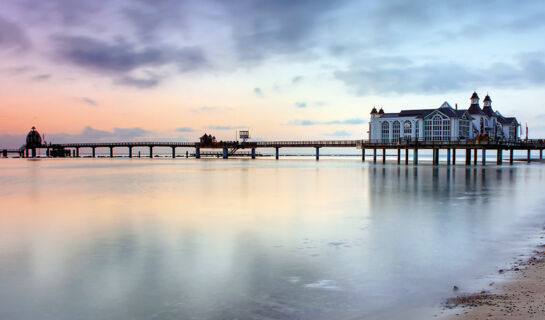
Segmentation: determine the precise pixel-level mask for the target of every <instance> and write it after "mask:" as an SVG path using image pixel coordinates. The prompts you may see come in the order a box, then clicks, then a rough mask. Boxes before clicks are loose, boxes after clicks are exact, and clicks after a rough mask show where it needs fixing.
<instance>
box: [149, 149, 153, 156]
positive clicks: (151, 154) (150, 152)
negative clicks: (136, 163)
mask: <svg viewBox="0 0 545 320" xmlns="http://www.w3.org/2000/svg"><path fill="white" fill-rule="evenodd" d="M149 158H150V159H153V147H152V146H150V147H149Z"/></svg>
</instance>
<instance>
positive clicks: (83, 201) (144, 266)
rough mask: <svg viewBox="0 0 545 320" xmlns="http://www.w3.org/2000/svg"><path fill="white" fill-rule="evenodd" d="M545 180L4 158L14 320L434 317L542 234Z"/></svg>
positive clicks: (355, 162)
mask: <svg viewBox="0 0 545 320" xmlns="http://www.w3.org/2000/svg"><path fill="white" fill-rule="evenodd" d="M544 182H545V166H543V165H542V164H539V163H533V164H530V165H527V164H516V165H514V166H508V165H504V166H503V167H498V166H493V165H488V166H486V167H485V168H483V167H481V166H479V167H477V168H474V167H471V168H466V167H464V166H456V167H455V168H453V167H450V168H449V167H447V166H446V165H442V166H441V167H439V168H434V167H432V166H430V165H420V166H412V165H410V166H396V165H394V164H386V165H382V164H377V165H372V164H369V163H363V164H362V163H361V162H360V161H359V159H357V158H347V159H330V158H327V157H323V158H322V159H321V160H320V161H319V162H317V161H314V160H313V159H312V158H309V157H306V158H289V159H281V160H278V161H276V160H274V159H258V160H244V159H229V160H222V159H201V160H193V159H190V160H187V159H176V160H171V159H153V160H150V159H132V160H129V159H59V160H54V159H47V160H24V159H3V160H1V161H0V208H1V209H0V319H10V320H18V319H25V320H28V319H40V320H44V319H46V320H47V319H51V320H53V319H55V320H61V319H67V320H68V319H70V320H73V319H89V320H91V319H92V320H97V319H362V318H363V319H383V318H387V319H392V318H394V319H395V318H398V319H408V318H409V319H410V318H415V319H418V318H420V317H422V314H426V315H433V314H434V312H435V313H437V310H435V309H434V310H431V311H430V310H428V308H432V307H434V306H436V305H437V304H439V303H440V302H441V299H443V298H444V297H448V296H450V295H452V286H453V285H457V286H458V287H460V289H461V291H468V292H469V291H472V290H480V289H481V288H484V289H486V288H487V286H488V282H489V281H491V280H490V279H491V278H490V277H489V276H487V275H490V274H494V273H496V272H497V269H498V268H501V267H505V266H506V265H507V264H508V263H509V262H511V261H513V259H514V258H516V257H517V255H518V253H519V252H524V248H527V249H528V248H530V246H531V244H532V243H535V241H539V240H540V239H539V237H537V238H536V235H537V234H539V233H540V232H541V227H542V225H543V222H545V197H544V196H543V186H544ZM528 250H529V249H528ZM417 314H420V316H416V315H417Z"/></svg>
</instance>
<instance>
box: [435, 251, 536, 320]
mask: <svg viewBox="0 0 545 320" xmlns="http://www.w3.org/2000/svg"><path fill="white" fill-rule="evenodd" d="M498 272H499V273H501V274H504V275H505V276H506V278H507V280H508V281H506V282H504V283H503V284H501V285H494V284H492V285H491V286H490V287H491V289H490V290H487V291H483V292H479V293H475V294H472V295H459V296H457V297H454V298H450V299H447V300H446V301H445V304H444V309H448V310H449V311H448V314H449V316H448V317H446V319H453V320H454V319H459V320H460V319H461V320H466V319H545V246H540V247H539V248H538V250H536V251H535V252H534V255H533V256H532V257H531V258H530V259H528V260H526V261H522V262H520V263H518V264H517V265H515V266H514V267H512V268H511V269H509V270H498Z"/></svg>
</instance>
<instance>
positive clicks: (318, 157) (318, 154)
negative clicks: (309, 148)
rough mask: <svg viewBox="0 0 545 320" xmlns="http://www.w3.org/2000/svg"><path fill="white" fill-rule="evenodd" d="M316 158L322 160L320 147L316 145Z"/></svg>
mask: <svg viewBox="0 0 545 320" xmlns="http://www.w3.org/2000/svg"><path fill="white" fill-rule="evenodd" d="M316 160H320V148H319V147H316Z"/></svg>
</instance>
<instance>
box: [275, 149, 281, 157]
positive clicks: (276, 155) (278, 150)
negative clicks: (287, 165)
mask: <svg viewBox="0 0 545 320" xmlns="http://www.w3.org/2000/svg"><path fill="white" fill-rule="evenodd" d="M275 149H276V150H275V158H276V160H278V156H279V153H280V148H278V147H276V148H275Z"/></svg>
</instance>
